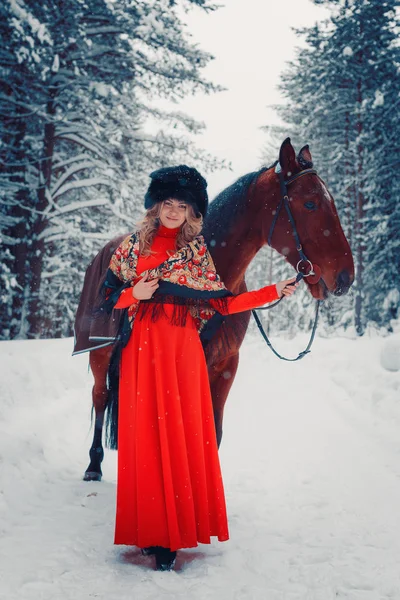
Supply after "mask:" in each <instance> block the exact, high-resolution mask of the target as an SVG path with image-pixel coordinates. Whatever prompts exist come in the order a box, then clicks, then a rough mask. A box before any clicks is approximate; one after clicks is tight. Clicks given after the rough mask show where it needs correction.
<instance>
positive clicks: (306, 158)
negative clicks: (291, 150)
mask: <svg viewBox="0 0 400 600" xmlns="http://www.w3.org/2000/svg"><path fill="white" fill-rule="evenodd" d="M297 160H298V163H299V165H300V166H301V168H302V169H311V168H312V167H313V161H312V156H311V152H310V148H309V146H308V144H307V145H306V146H303V147H302V149H301V150H300V152H299V153H298V155H297Z"/></svg>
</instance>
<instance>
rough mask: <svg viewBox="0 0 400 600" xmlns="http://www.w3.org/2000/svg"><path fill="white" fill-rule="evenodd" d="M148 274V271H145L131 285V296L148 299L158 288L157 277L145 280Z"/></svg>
mask: <svg viewBox="0 0 400 600" xmlns="http://www.w3.org/2000/svg"><path fill="white" fill-rule="evenodd" d="M148 276H149V273H148V271H145V274H144V275H143V277H142V279H141V280H140V281H138V282H137V284H136V285H134V286H133V288H132V296H133V297H134V298H136V300H148V299H149V298H151V297H152V295H153V294H154V292H155V291H156V289H157V288H158V278H157V279H152V280H151V281H147V278H148Z"/></svg>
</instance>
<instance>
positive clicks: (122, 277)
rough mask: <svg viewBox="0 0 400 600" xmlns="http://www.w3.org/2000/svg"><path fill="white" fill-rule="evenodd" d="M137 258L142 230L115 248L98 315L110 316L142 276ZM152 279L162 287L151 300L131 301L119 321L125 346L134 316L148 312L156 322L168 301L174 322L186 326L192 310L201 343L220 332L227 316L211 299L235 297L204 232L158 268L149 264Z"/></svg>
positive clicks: (172, 321) (120, 334)
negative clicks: (221, 272) (212, 253)
mask: <svg viewBox="0 0 400 600" xmlns="http://www.w3.org/2000/svg"><path fill="white" fill-rule="evenodd" d="M138 257H139V232H137V231H136V232H134V233H133V234H132V235H130V236H128V237H127V238H125V240H123V242H122V243H121V244H120V246H119V247H118V248H117V249H116V250H115V252H114V254H113V256H112V258H111V262H110V266H109V269H108V271H107V275H106V279H105V282H104V284H103V287H102V302H101V304H100V308H99V310H98V311H97V314H99V313H102V314H103V315H104V312H105V313H107V315H110V314H111V312H112V310H113V308H114V306H115V304H116V302H117V300H118V298H119V295H120V294H121V292H122V290H124V289H126V288H128V287H132V286H134V285H135V284H136V283H137V282H138V280H139V279H140V277H139V276H138V273H137V270H136V268H137V262H138ZM148 274H149V277H148V281H150V280H151V279H154V278H159V282H158V283H159V287H158V288H157V290H156V292H155V293H154V295H153V297H152V298H150V299H149V300H141V301H140V302H137V303H133V304H132V305H131V306H130V307H129V308H128V309H125V316H124V318H123V319H122V320H121V328H120V332H119V339H120V341H121V342H122V345H123V346H125V345H126V343H127V342H128V339H129V335H130V332H131V330H132V327H133V324H134V321H135V318H136V316H137V314H138V310H139V306H140V311H139V315H140V316H139V318H143V317H144V316H145V315H147V314H148V313H149V311H150V314H151V319H152V321H156V320H157V319H158V318H159V317H160V316H161V315H163V316H167V315H166V313H165V310H164V304H172V305H173V306H174V310H173V312H172V317H169V318H170V319H171V323H172V324H174V325H178V326H181V327H184V326H185V324H186V319H187V316H188V314H190V315H191V316H192V317H193V319H194V321H195V323H196V327H197V330H198V332H199V334H200V339H201V341H202V343H203V345H206V344H207V343H208V341H209V340H210V339H211V338H212V337H213V335H214V334H215V333H216V331H217V329H218V328H219V327H220V325H221V324H222V322H223V320H224V317H222V315H221V314H220V313H218V312H217V311H216V310H215V309H214V308H212V307H211V305H210V303H209V300H210V299H214V298H215V299H219V301H220V302H222V303H224V299H225V298H227V297H228V296H232V294H231V292H229V290H227V289H226V287H225V285H224V283H223V282H222V281H221V278H220V277H219V275H218V274H217V272H216V270H215V265H214V261H213V259H212V257H211V254H210V252H209V251H208V249H207V246H206V243H205V241H204V238H203V236H201V235H199V236H197V237H196V238H195V239H194V240H192V241H191V242H189V243H188V244H187V245H186V246H184V247H183V248H180V249H179V250H177V251H176V252H175V253H174V254H172V255H171V256H170V257H169V258H168V259H167V260H165V261H164V262H163V263H161V264H160V265H158V267H156V268H154V269H149V271H148Z"/></svg>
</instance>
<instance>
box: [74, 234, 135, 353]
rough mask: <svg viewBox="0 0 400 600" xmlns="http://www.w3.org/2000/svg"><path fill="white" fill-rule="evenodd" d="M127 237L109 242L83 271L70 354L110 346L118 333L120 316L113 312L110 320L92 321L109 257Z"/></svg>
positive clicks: (120, 237)
mask: <svg viewBox="0 0 400 600" xmlns="http://www.w3.org/2000/svg"><path fill="white" fill-rule="evenodd" d="M127 235H128V234H125V235H120V236H118V237H116V238H113V239H112V240H111V241H110V242H108V243H107V244H106V245H105V246H104V247H103V248H102V249H101V250H100V252H98V254H96V256H95V257H94V258H93V260H92V262H91V263H90V264H89V266H88V268H87V269H86V273H85V278H84V282H83V287H82V292H81V296H80V299H79V305H78V309H77V311H76V316H75V324H74V331H75V342H74V351H73V354H80V353H81V352H87V351H90V350H94V349H95V348H99V347H101V346H104V345H107V344H109V343H111V342H112V341H113V340H114V339H115V336H116V334H117V331H118V325H119V319H120V313H119V311H113V313H112V315H111V318H110V319H95V318H94V317H93V309H94V307H95V306H96V303H97V302H98V301H99V298H100V291H101V287H102V285H103V282H104V279H105V276H106V272H107V269H108V266H109V264H110V260H111V256H112V255H113V253H114V250H115V249H116V248H117V247H118V246H119V244H120V243H121V242H122V240H123V239H125V237H127Z"/></svg>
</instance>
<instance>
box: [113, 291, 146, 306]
mask: <svg viewBox="0 0 400 600" xmlns="http://www.w3.org/2000/svg"><path fill="white" fill-rule="evenodd" d="M138 302H140V301H139V300H138V299H137V298H135V297H134V296H133V294H132V288H131V287H128V288H125V289H124V290H122V292H121V293H120V295H119V298H118V300H117V302H116V304H115V306H114V308H128V307H129V306H132V304H137V303H138Z"/></svg>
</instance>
